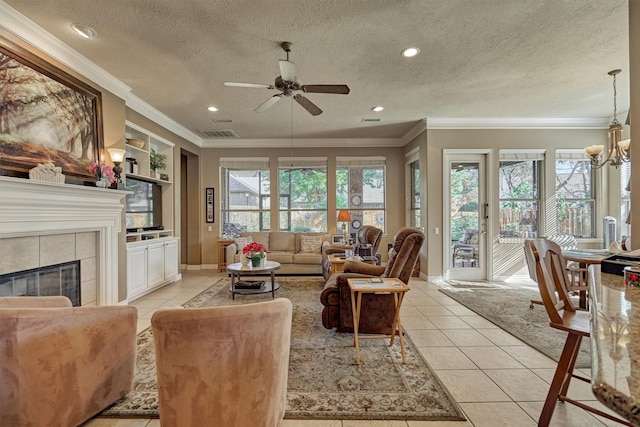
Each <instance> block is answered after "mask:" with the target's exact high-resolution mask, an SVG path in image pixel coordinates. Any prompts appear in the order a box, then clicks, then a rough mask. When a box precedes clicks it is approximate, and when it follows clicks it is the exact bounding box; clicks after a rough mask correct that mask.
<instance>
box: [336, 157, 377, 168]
mask: <svg viewBox="0 0 640 427" xmlns="http://www.w3.org/2000/svg"><path fill="white" fill-rule="evenodd" d="M386 160H387V159H386V157H384V156H369V157H360V156H358V157H336V166H337V167H341V166H342V167H344V166H384V165H385V163H386Z"/></svg>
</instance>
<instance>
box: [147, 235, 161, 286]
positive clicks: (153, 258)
mask: <svg viewBox="0 0 640 427" xmlns="http://www.w3.org/2000/svg"><path fill="white" fill-rule="evenodd" d="M148 248H149V249H148V250H147V287H149V288H152V287H154V286H157V285H159V284H161V283H162V282H164V243H154V244H150V245H149V246H148Z"/></svg>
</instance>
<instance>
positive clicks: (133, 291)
mask: <svg viewBox="0 0 640 427" xmlns="http://www.w3.org/2000/svg"><path fill="white" fill-rule="evenodd" d="M146 289H147V247H146V246H139V247H135V248H130V249H129V248H127V298H131V297H132V296H135V295H137V294H139V293H140V292H143V291H144V290H146Z"/></svg>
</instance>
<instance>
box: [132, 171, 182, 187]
mask: <svg viewBox="0 0 640 427" xmlns="http://www.w3.org/2000/svg"><path fill="white" fill-rule="evenodd" d="M127 176H129V177H132V178H140V179H144V180H145V181H150V182H157V183H158V184H161V185H164V184H167V185H170V184H173V182H171V181H165V180H164V179H158V178H152V177H150V176H146V175H140V174H137V173H131V172H129V173H128V174H127Z"/></svg>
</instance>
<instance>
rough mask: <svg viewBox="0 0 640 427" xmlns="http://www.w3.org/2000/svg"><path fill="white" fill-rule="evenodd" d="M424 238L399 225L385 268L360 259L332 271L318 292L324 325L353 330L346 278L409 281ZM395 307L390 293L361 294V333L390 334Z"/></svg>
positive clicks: (345, 330) (417, 232) (338, 329)
mask: <svg viewBox="0 0 640 427" xmlns="http://www.w3.org/2000/svg"><path fill="white" fill-rule="evenodd" d="M423 241H424V234H422V232H420V230H418V229H415V228H409V227H407V228H402V229H400V230H398V232H397V233H396V235H395V236H394V239H393V248H392V250H391V251H390V252H389V261H388V262H387V265H386V266H385V267H383V266H377V265H370V264H365V263H362V262H346V263H345V265H344V272H341V273H335V274H333V275H332V276H331V277H330V278H329V280H327V283H326V284H325V286H324V289H323V291H322V293H321V294H320V301H321V302H322V305H324V309H323V310H322V324H323V325H324V327H325V328H327V329H331V328H337V329H336V330H337V331H338V332H351V331H353V315H352V311H351V292H350V290H349V284H348V283H347V279H348V278H352V277H373V276H378V277H395V278H398V279H400V280H402V281H403V282H405V283H408V282H409V279H410V278H411V273H412V272H413V267H414V265H415V263H416V260H417V259H418V254H419V253H420V247H421V246H422V242H423ZM394 307H395V305H394V299H393V295H363V297H362V313H361V315H360V329H359V330H360V332H362V333H384V334H390V333H391V325H392V323H393V314H394V312H395V309H394Z"/></svg>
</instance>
